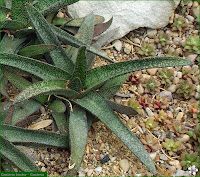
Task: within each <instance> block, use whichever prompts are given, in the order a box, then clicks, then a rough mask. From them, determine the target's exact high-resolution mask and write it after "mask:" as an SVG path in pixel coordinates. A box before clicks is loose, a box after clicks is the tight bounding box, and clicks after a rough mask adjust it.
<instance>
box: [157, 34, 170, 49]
mask: <svg viewBox="0 0 200 177" xmlns="http://www.w3.org/2000/svg"><path fill="white" fill-rule="evenodd" d="M155 42H156V44H157V46H158V48H162V47H164V46H166V45H168V44H170V39H169V35H168V34H165V33H164V32H163V31H159V32H158V35H157V38H156V39H155Z"/></svg>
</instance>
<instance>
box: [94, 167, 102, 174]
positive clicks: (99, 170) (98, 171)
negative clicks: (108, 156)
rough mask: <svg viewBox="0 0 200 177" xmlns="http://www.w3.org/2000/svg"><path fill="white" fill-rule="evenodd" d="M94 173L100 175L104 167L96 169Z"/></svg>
mask: <svg viewBox="0 0 200 177" xmlns="http://www.w3.org/2000/svg"><path fill="white" fill-rule="evenodd" d="M94 171H95V172H96V173H100V172H101V171H102V167H97V168H95V169H94Z"/></svg>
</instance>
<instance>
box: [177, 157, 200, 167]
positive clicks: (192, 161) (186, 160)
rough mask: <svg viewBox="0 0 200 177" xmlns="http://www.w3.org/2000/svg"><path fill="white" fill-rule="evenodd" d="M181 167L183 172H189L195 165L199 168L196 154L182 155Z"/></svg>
mask: <svg viewBox="0 0 200 177" xmlns="http://www.w3.org/2000/svg"><path fill="white" fill-rule="evenodd" d="M181 165H182V167H183V170H187V169H188V168H189V167H190V166H193V165H195V166H196V167H197V168H199V157H198V155H197V154H196V153H191V154H190V153H187V154H182V155H181Z"/></svg>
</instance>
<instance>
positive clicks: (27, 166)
mask: <svg viewBox="0 0 200 177" xmlns="http://www.w3.org/2000/svg"><path fill="white" fill-rule="evenodd" d="M1 155H2V156H3V157H4V158H6V159H7V160H9V161H10V162H11V163H13V164H14V165H15V166H17V167H18V168H19V169H20V170H22V171H25V172H37V171H39V169H38V167H37V166H36V165H35V164H34V163H33V162H32V161H31V160H29V158H28V157H27V156H26V155H25V154H24V153H23V152H21V151H20V150H19V149H17V148H16V147H15V146H14V145H13V144H12V143H10V142H9V141H8V140H7V139H5V138H4V137H3V136H1Z"/></svg>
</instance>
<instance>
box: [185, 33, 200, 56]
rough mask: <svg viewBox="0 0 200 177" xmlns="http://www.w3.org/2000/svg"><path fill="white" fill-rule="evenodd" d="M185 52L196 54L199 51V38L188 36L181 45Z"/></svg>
mask: <svg viewBox="0 0 200 177" xmlns="http://www.w3.org/2000/svg"><path fill="white" fill-rule="evenodd" d="M182 46H183V47H184V50H185V51H188V52H195V53H198V51H199V36H197V35H193V36H189V37H188V38H187V39H186V41H185V42H184V43H183V44H182Z"/></svg>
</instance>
